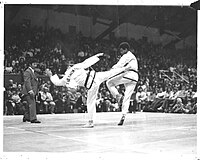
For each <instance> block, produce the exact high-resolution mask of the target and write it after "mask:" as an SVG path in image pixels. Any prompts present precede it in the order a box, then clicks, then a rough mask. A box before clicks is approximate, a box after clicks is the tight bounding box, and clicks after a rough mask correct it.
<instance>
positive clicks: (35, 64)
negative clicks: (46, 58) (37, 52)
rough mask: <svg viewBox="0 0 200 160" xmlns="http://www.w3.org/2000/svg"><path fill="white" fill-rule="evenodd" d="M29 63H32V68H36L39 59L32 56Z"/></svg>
mask: <svg viewBox="0 0 200 160" xmlns="http://www.w3.org/2000/svg"><path fill="white" fill-rule="evenodd" d="M29 64H30V67H31V68H32V69H35V68H37V65H38V61H37V59H36V58H31V59H30V60H29Z"/></svg>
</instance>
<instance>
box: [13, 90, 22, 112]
mask: <svg viewBox="0 0 200 160" xmlns="http://www.w3.org/2000/svg"><path fill="white" fill-rule="evenodd" d="M11 101H12V102H11V103H12V106H13V109H14V114H15V115H18V114H20V115H21V114H23V112H24V109H23V104H22V102H21V98H20V96H19V94H18V93H17V89H13V91H12V97H11Z"/></svg>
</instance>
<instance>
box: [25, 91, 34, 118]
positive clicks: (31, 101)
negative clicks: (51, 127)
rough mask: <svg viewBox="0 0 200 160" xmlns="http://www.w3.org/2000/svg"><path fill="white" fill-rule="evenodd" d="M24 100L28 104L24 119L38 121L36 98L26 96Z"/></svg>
mask: <svg viewBox="0 0 200 160" xmlns="http://www.w3.org/2000/svg"><path fill="white" fill-rule="evenodd" d="M24 100H25V101H26V102H27V105H26V107H25V112H24V119H27V120H30V121H32V120H36V119H37V117H36V100H35V97H31V96H30V95H25V97H24Z"/></svg>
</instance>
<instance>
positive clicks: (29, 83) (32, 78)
mask: <svg viewBox="0 0 200 160" xmlns="http://www.w3.org/2000/svg"><path fill="white" fill-rule="evenodd" d="M30 90H33V92H34V93H35V94H37V93H38V80H37V77H36V75H35V74H34V73H33V71H32V70H31V69H30V68H28V69H26V70H25V72H24V84H23V89H22V94H24V95H27V94H28V92H29V91H30Z"/></svg>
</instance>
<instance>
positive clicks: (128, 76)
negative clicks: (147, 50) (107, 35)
mask: <svg viewBox="0 0 200 160" xmlns="http://www.w3.org/2000/svg"><path fill="white" fill-rule="evenodd" d="M119 52H120V54H121V55H122V57H121V58H120V59H119V61H118V62H117V64H115V65H114V66H113V67H112V69H117V68H122V67H125V66H127V65H129V66H130V67H131V68H130V69H129V70H128V71H126V73H125V74H124V73H123V74H118V75H116V76H113V77H112V78H110V79H109V80H108V81H107V82H106V84H107V87H108V89H109V90H110V92H111V94H112V95H113V97H115V98H116V99H117V101H120V99H121V97H122V95H121V94H119V92H118V90H117V89H116V86H118V85H120V84H124V86H125V93H124V99H123V102H122V117H121V120H120V122H119V123H118V125H123V123H124V120H125V116H126V114H127V113H128V109H129V105H130V98H131V95H132V94H133V91H134V89H135V86H136V84H137V82H138V62H137V59H136V57H135V55H134V54H133V53H132V52H130V45H129V44H128V43H127V42H122V43H121V44H120V45H119Z"/></svg>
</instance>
